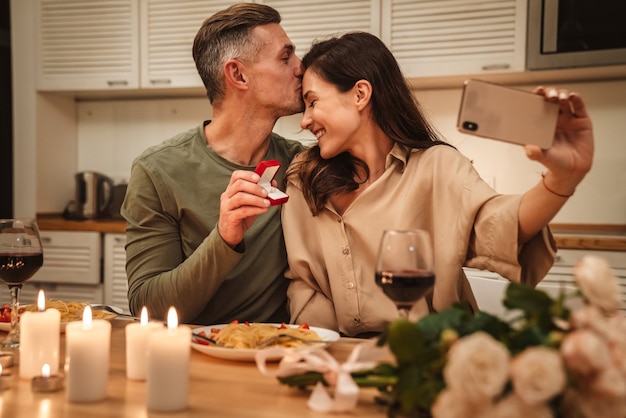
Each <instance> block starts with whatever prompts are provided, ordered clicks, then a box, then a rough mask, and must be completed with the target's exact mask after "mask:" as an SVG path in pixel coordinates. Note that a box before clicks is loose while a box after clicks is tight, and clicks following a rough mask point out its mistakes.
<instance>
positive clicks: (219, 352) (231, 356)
mask: <svg viewBox="0 0 626 418" xmlns="http://www.w3.org/2000/svg"><path fill="white" fill-rule="evenodd" d="M270 325H275V326H277V327H279V326H280V324H270ZM226 326H228V324H219V325H209V326H206V327H198V328H194V329H193V333H194V334H197V333H199V332H201V331H204V332H205V333H206V335H207V336H208V335H211V329H215V328H224V327H226ZM287 326H288V327H290V328H298V325H293V324H292V325H287ZM310 329H311V330H312V331H315V332H317V335H319V336H320V339H322V340H324V341H328V342H333V341H337V340H339V333H337V332H335V331H332V330H329V329H325V328H317V327H310ZM191 347H193V348H194V349H195V350H198V351H199V352H201V353H204V354H207V355H209V356H212V357H217V358H221V359H226V360H237V361H254V356H255V355H256V353H257V351H259V350H257V349H256V348H227V347H217V346H215V345H204V344H198V343H194V342H192V343H191ZM279 359H280V358H279V357H277V358H268V360H279Z"/></svg>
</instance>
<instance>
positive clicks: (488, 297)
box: [464, 249, 626, 315]
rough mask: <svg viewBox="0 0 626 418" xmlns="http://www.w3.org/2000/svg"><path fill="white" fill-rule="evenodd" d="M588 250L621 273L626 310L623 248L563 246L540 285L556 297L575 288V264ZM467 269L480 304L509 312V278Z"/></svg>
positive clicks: (496, 311) (486, 308) (501, 312)
mask: <svg viewBox="0 0 626 418" xmlns="http://www.w3.org/2000/svg"><path fill="white" fill-rule="evenodd" d="M587 254H589V255H595V256H598V257H602V258H604V259H606V260H607V262H608V263H609V265H610V266H611V269H612V270H613V271H614V272H615V275H616V276H617V279H618V282H619V285H620V288H621V297H622V301H623V304H622V310H624V311H626V252H622V251H592V250H573V249H562V250H559V251H558V253H557V256H556V259H555V261H554V265H553V266H552V268H551V269H550V271H549V272H548V274H547V275H546V277H545V278H544V279H543V280H542V281H541V282H540V283H539V284H538V285H537V289H540V290H543V291H545V292H546V293H548V294H549V295H550V296H552V297H556V296H558V295H559V294H560V292H561V291H562V290H566V291H575V290H576V285H575V284H574V276H573V272H574V265H575V264H576V263H577V262H578V260H580V259H581V258H582V257H583V256H584V255H587ZM464 270H465V274H466V275H467V278H468V280H469V281H470V284H471V286H472V290H473V292H474V295H475V296H476V301H477V302H478V307H479V308H480V309H481V310H484V311H486V312H489V313H493V314H496V315H505V312H506V309H505V308H504V307H503V306H502V300H503V298H504V293H505V291H506V288H507V286H508V284H509V281H508V280H506V279H504V278H503V277H501V276H500V275H498V274H497V273H492V272H489V271H485V270H478V269H471V268H464ZM572 303H573V304H574V305H573V306H575V305H576V304H580V301H575V300H573V302H572Z"/></svg>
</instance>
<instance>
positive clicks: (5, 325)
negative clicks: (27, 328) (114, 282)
mask: <svg viewBox="0 0 626 418" xmlns="http://www.w3.org/2000/svg"><path fill="white" fill-rule="evenodd" d="M116 317H117V315H116V314H114V313H112V312H106V315H105V317H104V318H102V319H106V320H108V321H110V320H112V319H114V318H116ZM77 321H80V319H77ZM72 322H74V321H72ZM67 324H69V322H61V332H65V326H66V325H67ZM0 331H2V332H9V331H11V323H10V322H0Z"/></svg>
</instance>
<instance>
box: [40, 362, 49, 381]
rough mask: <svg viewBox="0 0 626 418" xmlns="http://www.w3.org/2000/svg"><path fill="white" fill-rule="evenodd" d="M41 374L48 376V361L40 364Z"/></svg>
mask: <svg viewBox="0 0 626 418" xmlns="http://www.w3.org/2000/svg"><path fill="white" fill-rule="evenodd" d="M41 375H42V376H43V377H46V378H48V377H50V365H49V364H48V363H44V365H43V366H41Z"/></svg>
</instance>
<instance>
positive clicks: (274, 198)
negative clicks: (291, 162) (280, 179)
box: [254, 160, 289, 206]
mask: <svg viewBox="0 0 626 418" xmlns="http://www.w3.org/2000/svg"><path fill="white" fill-rule="evenodd" d="M279 168H280V162H279V161H277V160H266V161H261V162H260V163H259V164H258V165H257V166H256V168H255V169H254V172H255V173H257V174H258V175H259V176H261V180H259V185H261V186H262V187H264V188H265V190H267V198H268V199H269V201H270V205H272V206H276V205H282V204H283V203H285V202H286V201H287V200H289V196H287V194H285V193H284V192H282V191H280V190H278V189H277V188H276V187H272V180H273V179H274V177H276V173H278V169H279Z"/></svg>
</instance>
